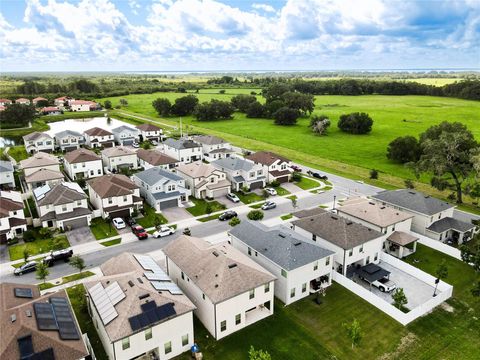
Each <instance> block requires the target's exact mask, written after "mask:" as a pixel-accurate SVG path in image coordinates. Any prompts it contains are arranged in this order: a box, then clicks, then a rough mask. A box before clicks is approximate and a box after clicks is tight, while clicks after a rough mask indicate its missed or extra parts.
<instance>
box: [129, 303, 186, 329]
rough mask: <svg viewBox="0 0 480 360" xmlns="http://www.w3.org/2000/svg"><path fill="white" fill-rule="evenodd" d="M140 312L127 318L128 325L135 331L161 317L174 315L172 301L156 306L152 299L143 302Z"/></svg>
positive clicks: (155, 321) (159, 319)
mask: <svg viewBox="0 0 480 360" xmlns="http://www.w3.org/2000/svg"><path fill="white" fill-rule="evenodd" d="M141 307H142V313H141V314H138V315H135V316H132V317H131V318H129V319H128V321H129V323H130V327H131V328H132V330H133V331H137V330H139V329H142V328H144V327H147V326H150V325H152V324H155V323H157V322H159V321H161V320H163V319H166V318H169V317H170V316H173V315H175V314H176V313H177V312H176V311H175V308H174V304H173V303H167V304H164V305H161V306H156V304H155V302H154V301H150V302H148V303H145V304H143V305H142V306H141Z"/></svg>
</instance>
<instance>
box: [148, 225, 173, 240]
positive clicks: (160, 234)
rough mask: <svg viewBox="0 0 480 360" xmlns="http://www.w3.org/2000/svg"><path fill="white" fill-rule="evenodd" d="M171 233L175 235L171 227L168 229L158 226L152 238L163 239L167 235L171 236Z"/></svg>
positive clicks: (164, 226) (167, 227)
mask: <svg viewBox="0 0 480 360" xmlns="http://www.w3.org/2000/svg"><path fill="white" fill-rule="evenodd" d="M173 233H175V229H174V228H173V227H170V226H166V225H160V226H159V227H158V228H157V231H155V232H154V233H153V234H152V236H153V237H154V238H157V239H158V238H161V237H164V236H168V235H172V234H173Z"/></svg>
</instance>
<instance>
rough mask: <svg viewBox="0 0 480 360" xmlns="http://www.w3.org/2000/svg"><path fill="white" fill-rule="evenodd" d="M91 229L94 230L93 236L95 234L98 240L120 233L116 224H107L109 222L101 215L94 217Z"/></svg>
mask: <svg viewBox="0 0 480 360" xmlns="http://www.w3.org/2000/svg"><path fill="white" fill-rule="evenodd" d="M90 230H91V231H92V234H93V236H95V239H97V240H102V239H106V238H109V237H112V236H115V235H118V232H117V229H115V226H113V224H107V222H106V221H105V220H103V219H102V218H101V217H98V218H95V219H92V222H91V225H90Z"/></svg>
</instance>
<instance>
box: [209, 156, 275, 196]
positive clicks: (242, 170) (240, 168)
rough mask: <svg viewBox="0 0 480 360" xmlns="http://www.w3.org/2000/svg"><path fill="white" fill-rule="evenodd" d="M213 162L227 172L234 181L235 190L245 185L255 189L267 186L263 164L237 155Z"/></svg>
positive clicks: (231, 180)
mask: <svg viewBox="0 0 480 360" xmlns="http://www.w3.org/2000/svg"><path fill="white" fill-rule="evenodd" d="M211 164H212V165H213V166H215V167H216V168H217V169H219V170H221V171H224V172H225V173H227V179H228V180H230V182H231V183H232V188H233V189H234V190H237V191H238V190H241V189H242V188H243V187H247V188H248V189H250V190H254V189H261V188H263V187H264V186H265V181H266V177H265V171H264V169H263V166H262V165H261V164H255V163H254V162H253V161H250V160H245V159H241V158H237V157H229V158H223V159H220V160H216V161H212V162H211Z"/></svg>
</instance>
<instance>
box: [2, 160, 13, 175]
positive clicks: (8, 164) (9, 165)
mask: <svg viewBox="0 0 480 360" xmlns="http://www.w3.org/2000/svg"><path fill="white" fill-rule="evenodd" d="M0 171H1V172H10V171H13V166H12V163H11V162H10V161H5V160H0Z"/></svg>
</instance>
